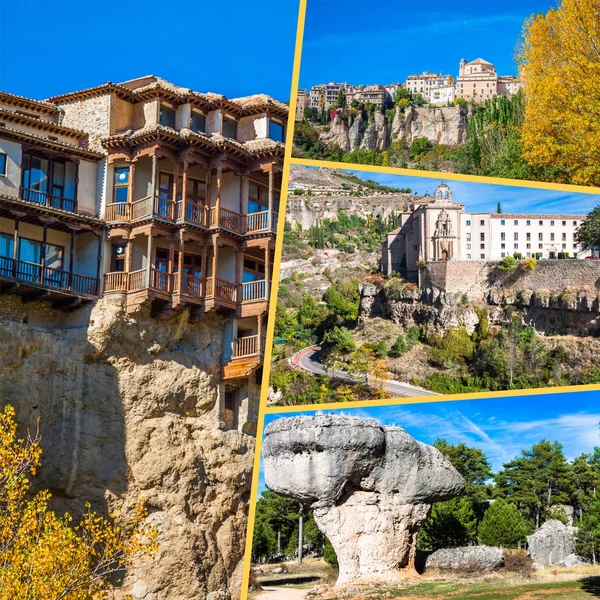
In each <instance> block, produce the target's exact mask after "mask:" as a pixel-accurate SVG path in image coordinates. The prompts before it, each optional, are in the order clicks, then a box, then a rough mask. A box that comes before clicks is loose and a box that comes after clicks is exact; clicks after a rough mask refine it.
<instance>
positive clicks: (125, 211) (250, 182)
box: [104, 156, 279, 236]
mask: <svg viewBox="0 0 600 600" xmlns="http://www.w3.org/2000/svg"><path fill="white" fill-rule="evenodd" d="M278 205H279V192H278V191H277V190H275V189H274V187H273V180H272V178H271V179H269V178H267V177H266V176H265V175H264V174H263V173H258V174H254V175H253V174H252V173H250V174H247V173H234V172H233V171H225V170H223V169H222V168H221V167H217V168H215V169H207V168H206V167H204V166H203V165H201V164H196V163H193V162H191V161H188V162H186V163H183V164H179V163H177V162H175V161H173V160H171V159H166V158H158V157H156V156H152V157H149V156H144V157H141V158H139V159H138V160H136V161H135V162H131V163H125V162H124V161H123V163H122V164H121V163H119V164H115V165H114V166H113V185H112V195H111V202H109V203H108V204H107V205H106V208H105V211H104V217H105V219H106V221H107V222H108V223H109V224H110V225H113V226H114V225H119V224H138V223H142V222H145V221H149V220H156V221H159V222H164V223H171V224H175V225H185V226H191V227H195V228H199V229H202V230H222V231H224V232H227V233H231V234H235V235H238V236H259V235H264V234H271V233H273V232H275V231H276V229H277V222H278V212H277V208H278Z"/></svg>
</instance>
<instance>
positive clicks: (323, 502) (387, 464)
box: [263, 415, 465, 584]
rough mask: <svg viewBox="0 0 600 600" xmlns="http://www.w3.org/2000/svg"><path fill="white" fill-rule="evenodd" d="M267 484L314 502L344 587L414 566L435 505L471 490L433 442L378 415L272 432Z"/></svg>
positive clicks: (318, 419)
mask: <svg viewBox="0 0 600 600" xmlns="http://www.w3.org/2000/svg"><path fill="white" fill-rule="evenodd" d="M263 463H264V474H265V481H266V484H267V486H268V487H269V488H270V489H271V490H273V491H274V492H277V493H278V494H282V495H284V496H287V497H290V498H295V499H298V500H300V501H302V502H305V503H307V504H311V505H312V507H313V514H314V518H315V522H316V523H317V526H318V527H319V529H320V530H321V531H322V532H323V533H324V534H325V535H326V536H327V538H328V539H329V540H330V542H331V544H332V545H333V547H334V549H335V551H336V553H337V557H338V563H339V568H340V572H339V578H338V584H346V583H349V582H356V581H382V580H383V581H386V580H394V579H396V578H399V577H400V576H401V572H402V569H406V568H408V569H411V570H414V563H415V552H416V540H417V534H418V531H419V529H420V528H421V526H422V524H423V523H424V521H425V519H426V518H427V516H428V515H429V512H430V509H431V504H432V503H433V502H439V501H443V500H449V499H450V498H454V497H456V496H458V495H460V494H461V493H462V492H463V491H464V486H465V483H464V480H463V478H462V477H461V475H460V474H459V473H458V471H456V470H455V469H454V467H453V466H452V465H451V464H450V463H449V462H448V461H447V460H446V459H445V458H444V456H443V455H442V454H441V453H440V452H439V451H438V450H437V449H436V448H434V447H432V446H428V445H426V444H423V443H421V442H418V441H416V440H415V439H413V438H412V437H411V436H409V435H408V434H407V433H406V431H404V430H403V429H401V428H399V427H382V426H381V425H380V424H379V423H378V422H377V421H375V420H373V419H364V418H357V417H345V416H338V415H335V416H332V415H321V416H314V417H309V416H303V417H293V418H283V419H278V420H276V421H274V422H273V423H271V424H270V425H269V426H268V427H267V428H266V430H265V441H264V444H263Z"/></svg>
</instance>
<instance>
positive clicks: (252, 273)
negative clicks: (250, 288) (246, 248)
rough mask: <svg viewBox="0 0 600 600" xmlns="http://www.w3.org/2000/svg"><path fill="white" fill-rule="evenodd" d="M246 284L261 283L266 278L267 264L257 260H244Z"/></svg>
mask: <svg viewBox="0 0 600 600" xmlns="http://www.w3.org/2000/svg"><path fill="white" fill-rule="evenodd" d="M243 277H244V283H250V282H252V281H261V280H262V279H264V278H265V264H264V263H262V262H259V261H257V260H252V259H249V258H244V276H243Z"/></svg>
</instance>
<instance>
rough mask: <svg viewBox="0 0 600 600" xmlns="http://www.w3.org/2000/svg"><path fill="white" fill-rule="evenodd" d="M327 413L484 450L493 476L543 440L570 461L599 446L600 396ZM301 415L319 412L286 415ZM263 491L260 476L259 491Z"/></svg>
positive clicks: (425, 439)
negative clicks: (555, 445)
mask: <svg viewBox="0 0 600 600" xmlns="http://www.w3.org/2000/svg"><path fill="white" fill-rule="evenodd" d="M327 412H329V413H332V414H345V415H350V416H355V417H371V418H373V419H376V420H377V421H379V422H380V423H382V424H383V425H394V426H399V427H402V428H403V429H405V430H406V431H407V432H408V433H409V434H410V435H412V436H413V437H414V438H415V439H417V440H419V441H421V442H425V443H427V444H431V443H432V442H434V441H435V439H436V438H439V437H441V438H445V439H446V440H447V441H448V442H450V443H452V444H457V443H460V442H464V443H465V444H467V445H468V446H472V447H475V448H480V449H481V450H483V452H484V453H485V454H486V456H487V457H488V459H489V460H490V462H491V463H492V467H493V470H494V471H498V470H499V469H500V468H501V467H502V464H503V463H505V462H507V461H509V460H512V459H513V458H515V457H516V456H518V455H519V454H520V453H521V450H523V449H526V448H530V447H531V446H532V445H533V444H535V443H537V442H539V441H540V440H543V439H546V440H550V441H558V442H560V443H561V444H563V447H564V452H565V455H566V456H567V458H569V459H573V458H575V457H576V456H578V455H579V454H581V453H582V452H587V453H589V452H592V451H593V449H594V446H600V429H599V423H600V391H594V392H574V393H567V394H540V395H532V396H521V397H519V396H517V397H513V398H486V399H481V400H459V401H450V402H432V403H426V404H408V405H391V406H384V407H373V408H357V409H349V408H344V409H341V410H336V411H327ZM302 414H304V415H313V414H317V413H316V412H298V413H286V414H284V415H281V416H284V417H291V416H298V415H302ZM277 418H279V416H278V415H273V414H268V415H265V426H266V425H268V424H269V423H270V422H271V421H274V420H275V419H277ZM264 489H265V483H264V477H263V474H262V472H261V474H260V491H263V490H264Z"/></svg>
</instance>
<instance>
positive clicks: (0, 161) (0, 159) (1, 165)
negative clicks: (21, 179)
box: [0, 152, 8, 175]
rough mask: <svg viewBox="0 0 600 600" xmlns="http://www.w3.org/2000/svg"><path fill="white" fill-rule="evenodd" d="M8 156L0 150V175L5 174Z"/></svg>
mask: <svg viewBox="0 0 600 600" xmlns="http://www.w3.org/2000/svg"><path fill="white" fill-rule="evenodd" d="M7 160H8V157H7V156H6V154H4V152H0V175H6V164H7Z"/></svg>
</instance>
